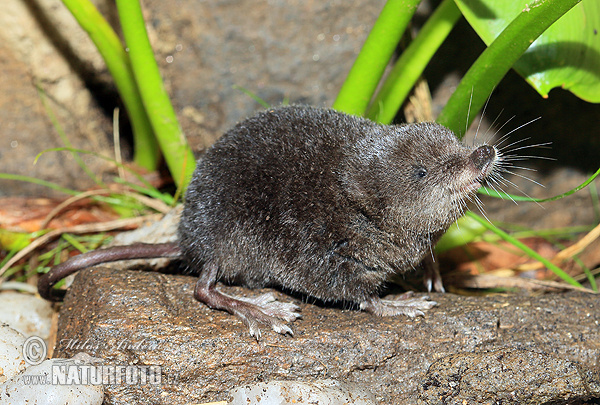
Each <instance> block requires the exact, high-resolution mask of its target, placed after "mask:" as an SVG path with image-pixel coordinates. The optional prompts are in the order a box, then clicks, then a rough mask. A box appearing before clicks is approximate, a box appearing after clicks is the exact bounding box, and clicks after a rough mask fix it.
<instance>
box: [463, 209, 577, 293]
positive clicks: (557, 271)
mask: <svg viewBox="0 0 600 405" xmlns="http://www.w3.org/2000/svg"><path fill="white" fill-rule="evenodd" d="M465 215H468V216H469V217H471V218H473V219H475V220H476V221H477V222H479V223H480V224H481V225H483V226H485V227H486V228H487V229H488V230H490V231H492V232H493V233H495V234H496V235H498V236H499V237H500V238H502V239H504V240H505V241H507V242H508V243H510V244H511V245H513V246H515V247H516V248H519V249H520V250H522V251H523V252H525V253H526V254H527V255H528V256H529V257H531V258H533V259H535V260H537V261H539V262H541V263H543V264H544V266H546V267H547V268H548V269H550V270H551V271H552V272H553V273H554V274H556V275H557V276H558V277H560V278H561V279H563V280H564V281H565V282H567V283H569V284H571V285H573V286H575V287H579V288H583V286H582V285H581V284H580V283H579V282H577V280H575V279H574V278H573V277H571V276H569V275H568V274H567V273H565V272H564V271H563V269H561V268H560V267H558V266H556V265H554V264H553V263H552V262H550V261H549V260H548V259H545V258H544V257H542V256H541V255H540V254H539V253H538V252H536V251H535V250H533V249H531V248H530V247H528V246H527V245H525V244H524V243H523V242H521V241H519V240H517V239H516V238H514V237H512V236H510V235H509V234H507V233H506V232H504V231H502V230H501V229H498V228H496V227H495V226H494V225H493V224H490V223H489V222H488V221H486V220H485V219H483V218H481V217H480V216H479V215H477V214H475V213H473V212H471V211H467V213H466V214H465Z"/></svg>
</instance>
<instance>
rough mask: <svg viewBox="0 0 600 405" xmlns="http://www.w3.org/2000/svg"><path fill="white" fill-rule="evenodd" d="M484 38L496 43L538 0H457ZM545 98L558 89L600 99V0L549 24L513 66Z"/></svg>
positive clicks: (585, 0)
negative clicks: (501, 34) (513, 21)
mask: <svg viewBox="0 0 600 405" xmlns="http://www.w3.org/2000/svg"><path fill="white" fill-rule="evenodd" d="M455 1H456V3H457V5H458V7H459V9H460V10H461V12H462V13H463V15H464V16H465V18H466V19H467V21H468V22H469V24H471V26H472V27H473V29H474V30H475V31H476V32H477V34H478V35H479V36H480V37H481V39H482V40H483V41H484V42H485V43H486V44H487V45H489V44H491V43H492V42H493V41H494V39H495V38H496V37H497V36H498V35H499V34H500V33H501V32H502V30H504V28H506V27H507V26H508V24H509V23H510V22H511V21H512V20H513V19H514V18H515V17H517V16H518V15H519V14H520V13H521V12H522V11H523V10H527V9H532V8H534V7H536V6H537V3H538V2H537V1H535V0H534V1H532V0H504V1H498V0H455ZM513 67H514V69H515V70H516V71H517V72H518V73H519V74H520V75H521V76H523V77H524V78H525V79H526V80H527V82H528V83H529V84H531V86H532V87H533V88H535V89H536V90H537V91H538V92H539V93H540V94H541V95H542V96H543V97H547V96H548V93H549V92H550V90H551V89H553V88H554V87H562V88H564V89H567V90H569V91H571V92H572V93H573V94H575V95H576V96H578V97H580V98H581V99H583V100H586V101H589V102H593V103H598V102H600V1H598V0H583V1H582V2H581V3H579V4H578V5H576V6H575V7H573V8H572V9H571V10H570V11H569V12H567V13H566V14H565V15H564V16H563V17H561V18H560V19H559V20H558V21H556V22H555V23H554V24H552V26H551V27H550V28H548V29H547V30H546V31H545V32H544V33H543V34H542V35H541V36H540V37H539V38H538V39H536V40H535V41H534V42H533V44H532V45H531V46H530V47H529V49H527V51H526V52H525V53H524V54H523V56H521V58H520V59H519V60H518V61H517V62H516V63H515V65H514V66H513Z"/></svg>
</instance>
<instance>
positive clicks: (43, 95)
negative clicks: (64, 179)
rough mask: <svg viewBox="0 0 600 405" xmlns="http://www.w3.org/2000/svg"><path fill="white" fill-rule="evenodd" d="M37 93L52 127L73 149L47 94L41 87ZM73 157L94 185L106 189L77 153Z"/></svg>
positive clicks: (66, 144)
mask: <svg viewBox="0 0 600 405" xmlns="http://www.w3.org/2000/svg"><path fill="white" fill-rule="evenodd" d="M37 91H38V95H39V96H40V99H41V100H42V105H43V106H44V109H45V110H46V114H47V115H48V118H50V122H52V126H53V127H54V129H56V132H58V136H60V139H62V141H63V143H64V144H65V146H66V147H68V148H70V147H72V145H71V141H69V138H68V137H67V134H65V131H64V130H63V128H62V125H60V123H59V122H58V119H57V118H56V115H54V111H52V108H51V107H50V106H49V105H48V100H47V98H46V92H45V91H44V90H43V89H42V88H41V87H39V86H37ZM71 155H72V156H73V159H75V162H77V164H78V165H79V167H81V169H82V170H83V171H84V172H85V174H86V175H87V176H88V177H89V178H90V179H92V180H93V181H94V183H96V184H97V185H99V186H100V187H105V185H104V183H103V182H102V180H100V178H98V176H96V175H95V174H94V173H93V172H92V171H91V170H90V169H89V167H87V165H86V164H85V163H84V162H83V160H82V159H81V158H80V157H79V155H78V154H77V153H75V152H71Z"/></svg>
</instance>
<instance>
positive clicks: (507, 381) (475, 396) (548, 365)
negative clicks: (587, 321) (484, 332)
mask: <svg viewBox="0 0 600 405" xmlns="http://www.w3.org/2000/svg"><path fill="white" fill-rule="evenodd" d="M592 398H600V369H598V368H596V369H594V368H589V367H584V366H581V365H579V364H577V363H575V362H572V361H568V360H563V359H560V358H557V357H555V356H552V355H549V354H546V353H536V352H532V351H526V350H518V349H501V350H496V351H491V352H478V353H458V354H454V355H450V356H447V357H444V358H442V359H439V360H437V361H436V362H435V363H433V364H432V365H431V367H429V370H428V371H427V375H426V376H425V382H424V383H423V394H422V396H421V399H423V401H424V402H423V403H425V404H428V405H437V404H439V405H442V404H443V405H450V404H456V405H460V404H489V403H502V404H521V405H528V404H531V405H536V404H546V403H556V402H559V401H564V402H567V403H575V402H576V401H578V402H580V401H586V400H589V399H592ZM561 403H562V402H561Z"/></svg>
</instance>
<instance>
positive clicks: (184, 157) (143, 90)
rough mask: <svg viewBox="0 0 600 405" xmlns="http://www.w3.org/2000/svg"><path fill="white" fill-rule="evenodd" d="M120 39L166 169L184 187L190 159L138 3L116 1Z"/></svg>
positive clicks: (192, 169)
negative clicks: (120, 31) (125, 44)
mask: <svg viewBox="0 0 600 405" xmlns="http://www.w3.org/2000/svg"><path fill="white" fill-rule="evenodd" d="M117 10H118V12H119V18H120V21H121V27H122V29H123V36H124V37H125V42H126V43H127V47H128V48H129V58H130V60H131V66H132V69H133V75H134V77H135V82H136V83H137V87H138V89H139V91H140V94H141V96H142V101H143V103H144V107H145V109H146V112H147V114H148V117H149V118H150V123H151V125H152V128H153V129H154V133H155V135H156V138H157V140H158V143H159V145H160V147H161V150H162V151H163V154H164V156H165V160H166V162H167V166H168V167H169V170H170V172H171V175H172V176H173V180H175V184H177V185H178V186H179V187H182V186H183V187H185V185H186V184H187V183H188V182H189V180H190V179H191V177H192V173H193V171H194V162H195V160H194V155H193V154H192V151H191V149H190V148H189V146H188V144H187V141H186V139H185V136H184V134H183V132H182V130H181V127H180V126H179V122H178V121H177V116H176V114H175V110H174V109H173V106H172V105H171V102H170V100H169V95H168V94H167V91H166V90H165V88H164V85H163V82H162V78H161V75H160V71H159V70H158V65H157V64H156V60H155V59H154V53H153V51H152V47H151V46H150V41H149V40H148V34H147V32H146V26H145V22H144V17H143V15H142V8H141V6H140V3H139V1H138V0H117Z"/></svg>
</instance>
